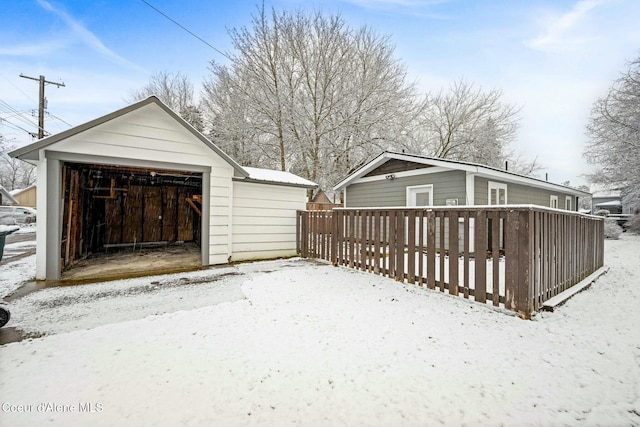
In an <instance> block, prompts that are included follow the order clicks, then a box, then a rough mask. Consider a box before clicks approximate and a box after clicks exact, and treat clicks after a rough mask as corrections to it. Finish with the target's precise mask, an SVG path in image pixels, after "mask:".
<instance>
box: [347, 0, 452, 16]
mask: <svg viewBox="0 0 640 427" xmlns="http://www.w3.org/2000/svg"><path fill="white" fill-rule="evenodd" d="M345 1H346V2H347V3H351V4H355V5H356V6H359V7H362V8H364V9H373V10H384V11H393V12H394V13H405V14H406V13H410V14H412V15H417V16H421V17H425V18H432V19H448V17H447V16H445V15H442V14H438V13H432V12H429V13H424V12H422V11H424V10H425V9H428V8H431V7H432V6H438V5H440V4H443V3H449V2H450V1H451V0H345Z"/></svg>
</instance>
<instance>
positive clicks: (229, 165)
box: [9, 96, 316, 281]
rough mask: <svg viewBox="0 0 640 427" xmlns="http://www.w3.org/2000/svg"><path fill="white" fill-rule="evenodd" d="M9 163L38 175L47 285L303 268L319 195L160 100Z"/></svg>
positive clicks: (42, 276) (39, 261) (54, 138)
mask: <svg viewBox="0 0 640 427" xmlns="http://www.w3.org/2000/svg"><path fill="white" fill-rule="evenodd" d="M9 154H10V155H11V156H12V157H15V158H18V159H21V160H24V161H27V162H29V163H31V164H34V165H35V166H36V167H37V187H38V193H37V197H38V201H37V202H38V218H39V220H38V223H37V242H36V279H38V280H48V281H59V280H67V279H69V280H83V279H91V280H96V279H98V278H101V277H105V276H114V275H115V276H119V277H129V276H132V275H141V274H157V273H161V272H167V271H168V270H170V271H180V270H184V269H191V268H202V267H206V266H210V265H217V264H225V263H229V262H234V261H244V260H254V259H255V260H258V259H272V258H276V257H283V256H293V255H295V254H296V239H295V231H296V211H297V210H302V209H304V208H305V205H306V202H307V192H308V190H309V189H312V188H315V187H316V184H315V183H313V182H311V181H308V180H306V179H304V178H302V177H299V176H296V175H294V174H291V173H289V172H285V171H273V170H268V169H261V168H245V167H242V166H241V165H239V164H238V163H237V162H236V161H235V160H233V159H232V158H231V157H230V156H228V155H227V154H226V153H224V152H223V151H222V150H221V149H220V148H219V147H218V146H217V145H215V143H214V142H212V141H210V140H209V139H208V138H207V137H205V136H204V135H203V134H202V133H200V132H198V131H197V130H196V129H194V128H193V127H192V126H191V125H189V124H188V123H187V122H186V121H184V120H183V119H182V118H181V117H180V116H179V115H178V114H176V113H175V112H174V111H172V110H171V109H169V108H168V107H167V106H166V105H165V104H163V103H162V102H161V101H160V100H159V99H158V98H157V97H154V96H152V97H149V98H147V99H145V100H143V101H140V102H137V103H135V104H132V105H129V106H127V107H124V108H122V109H120V110H117V111H114V112H112V113H109V114H107V115H105V116H102V117H99V118H97V119H95V120H92V121H90V122H87V123H84V124H82V125H79V126H76V127H74V128H71V129H68V130H66V131H64V132H61V133H59V134H56V135H51V136H48V137H46V138H43V139H41V140H39V141H36V142H34V143H33V144H30V145H28V146H26V147H22V148H20V149H18V150H15V151H13V152H11V153H9ZM80 271H82V272H83V274H82V275H80V276H79V275H78V274H79V273H78V272H80Z"/></svg>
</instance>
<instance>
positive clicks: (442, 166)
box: [334, 151, 589, 211]
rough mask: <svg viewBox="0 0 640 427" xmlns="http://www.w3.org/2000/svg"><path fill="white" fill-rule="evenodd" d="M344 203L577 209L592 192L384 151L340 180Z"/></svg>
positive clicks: (467, 165)
mask: <svg viewBox="0 0 640 427" xmlns="http://www.w3.org/2000/svg"><path fill="white" fill-rule="evenodd" d="M334 190H336V191H343V192H344V203H345V207H395V206H447V205H453V206H456V205H467V206H478V205H506V204H510V205H514V204H517V205H521V204H532V205H539V206H546V207H551V208H558V209H566V210H571V211H576V210H577V207H578V198H579V197H588V196H589V193H587V192H584V191H581V190H578V189H575V188H571V187H567V186H563V185H559V184H553V183H551V182H548V181H543V180H540V179H536V178H531V177H527V176H523V175H519V174H516V173H513V172H508V171H504V170H500V169H496V168H492V167H489V166H483V165H479V164H475V163H469V162H460V161H452V160H445V159H436V158H431V157H425V156H419V155H411V154H405V153H396V152H390V151H385V152H384V153H382V154H380V155H379V156H378V157H376V158H375V159H373V160H372V161H370V162H369V163H367V164H365V165H364V166H362V167H361V168H359V169H358V170H356V171H355V172H354V173H352V174H351V175H349V176H348V177H346V178H345V179H344V180H342V181H341V182H340V183H338V184H337V185H336V186H335V187H334Z"/></svg>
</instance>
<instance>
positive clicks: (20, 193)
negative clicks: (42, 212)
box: [11, 184, 37, 208]
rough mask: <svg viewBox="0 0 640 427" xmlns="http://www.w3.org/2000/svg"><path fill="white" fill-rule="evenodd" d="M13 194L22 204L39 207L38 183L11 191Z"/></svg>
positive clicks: (19, 203)
mask: <svg viewBox="0 0 640 427" xmlns="http://www.w3.org/2000/svg"><path fill="white" fill-rule="evenodd" d="M11 195H12V196H13V198H14V199H16V200H17V201H18V205H20V206H28V207H30V208H35V207H37V189H36V185H35V184H32V185H30V186H28V187H27V188H22V189H19V190H13V191H11Z"/></svg>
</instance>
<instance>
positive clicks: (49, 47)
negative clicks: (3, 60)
mask: <svg viewBox="0 0 640 427" xmlns="http://www.w3.org/2000/svg"><path fill="white" fill-rule="evenodd" d="M66 45H67V43H66V42H64V41H54V42H44V43H34V44H22V45H16V46H2V47H0V55H4V56H44V55H48V54H51V53H52V52H54V51H56V50H59V49H61V48H63V47H65V46H66Z"/></svg>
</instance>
